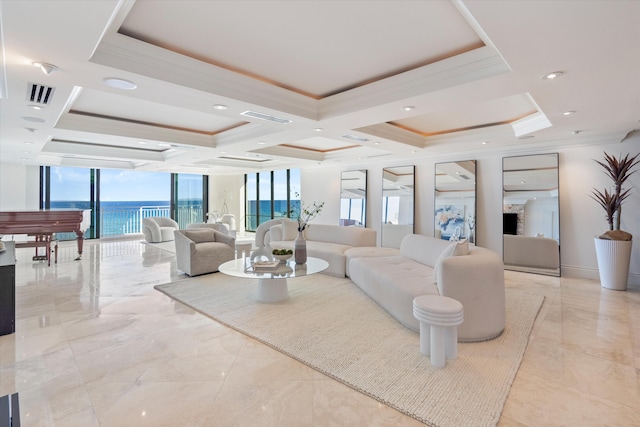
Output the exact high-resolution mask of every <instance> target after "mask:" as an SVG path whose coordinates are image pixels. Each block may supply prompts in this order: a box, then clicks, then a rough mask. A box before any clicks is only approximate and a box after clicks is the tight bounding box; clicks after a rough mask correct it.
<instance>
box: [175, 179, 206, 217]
mask: <svg viewBox="0 0 640 427" xmlns="http://www.w3.org/2000/svg"><path fill="white" fill-rule="evenodd" d="M173 182H174V188H173V194H174V195H175V204H174V206H175V213H174V214H173V217H174V219H175V220H176V221H178V225H180V228H186V227H187V224H193V223H195V222H204V221H205V218H204V215H205V212H204V211H203V206H204V199H205V198H206V192H205V188H206V187H207V182H208V177H207V176H205V177H203V176H202V175H193V174H175V175H174V178H173Z"/></svg>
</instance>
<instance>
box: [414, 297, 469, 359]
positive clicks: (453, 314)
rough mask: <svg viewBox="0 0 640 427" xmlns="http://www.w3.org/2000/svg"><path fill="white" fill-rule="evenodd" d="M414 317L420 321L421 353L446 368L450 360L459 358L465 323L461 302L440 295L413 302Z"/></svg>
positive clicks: (416, 299)
mask: <svg viewBox="0 0 640 427" xmlns="http://www.w3.org/2000/svg"><path fill="white" fill-rule="evenodd" d="M413 316H414V317H415V318H416V319H418V321H419V322H420V352H421V353H422V354H424V355H427V356H431V364H432V365H433V366H435V367H436V368H444V366H445V363H446V360H447V359H455V358H456V357H458V325H460V324H461V323H462V320H463V309H462V304H461V303H460V301H457V300H455V299H453V298H448V297H443V296H440V295H421V296H419V297H416V298H414V299H413Z"/></svg>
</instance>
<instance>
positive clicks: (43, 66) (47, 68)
mask: <svg viewBox="0 0 640 427" xmlns="http://www.w3.org/2000/svg"><path fill="white" fill-rule="evenodd" d="M33 66H34V67H38V68H40V70H41V71H42V72H43V73H44V74H46V75H47V76H50V75H51V73H53V72H54V71H58V67H56V66H55V65H53V64H47V63H46V62H34V63H33Z"/></svg>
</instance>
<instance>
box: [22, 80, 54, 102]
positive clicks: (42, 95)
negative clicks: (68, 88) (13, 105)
mask: <svg viewBox="0 0 640 427" xmlns="http://www.w3.org/2000/svg"><path fill="white" fill-rule="evenodd" d="M54 92H55V89H54V88H52V87H51V86H44V85H40V84H37V83H29V88H28V90H27V101H29V102H30V103H32V104H37V105H49V104H51V100H52V99H53V93H54Z"/></svg>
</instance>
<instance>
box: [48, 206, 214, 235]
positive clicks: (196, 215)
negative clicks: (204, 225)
mask: <svg viewBox="0 0 640 427" xmlns="http://www.w3.org/2000/svg"><path fill="white" fill-rule="evenodd" d="M169 205H170V203H169V201H167V200H152V201H149V200H145V201H119V202H105V201H101V202H100V212H99V217H97V215H96V211H95V210H94V211H93V212H92V221H91V229H90V230H89V231H88V232H87V233H86V237H87V238H92V237H97V236H98V234H97V233H96V230H95V227H96V225H97V224H99V226H100V233H99V236H100V237H107V236H121V235H125V234H139V233H141V232H142V231H141V230H142V228H141V224H142V218H146V217H149V216H167V217H168V216H170V206H169ZM59 208H74V209H91V202H89V201H52V202H51V209H59ZM177 221H178V224H180V226H181V227H186V224H189V223H194V222H202V221H203V212H202V200H180V201H178V218H177ZM68 234H70V236H58V238H65V237H71V238H73V235H72V234H71V233H68Z"/></svg>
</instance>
